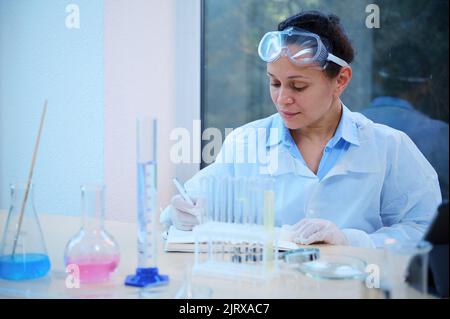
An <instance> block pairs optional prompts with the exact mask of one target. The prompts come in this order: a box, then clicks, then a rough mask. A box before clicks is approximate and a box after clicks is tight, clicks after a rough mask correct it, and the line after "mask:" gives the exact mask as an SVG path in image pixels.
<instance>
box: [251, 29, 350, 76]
mask: <svg viewBox="0 0 450 319" xmlns="http://www.w3.org/2000/svg"><path fill="white" fill-rule="evenodd" d="M258 53H259V56H260V57H261V59H262V60H263V61H265V62H267V63H270V62H274V61H276V60H277V59H278V58H279V57H280V56H282V55H286V56H287V57H288V58H289V59H290V60H291V61H292V62H293V63H295V64H297V65H309V64H312V65H319V66H320V67H322V68H324V67H325V66H326V64H327V62H328V61H331V62H334V63H336V64H338V65H340V66H348V63H347V62H345V61H344V60H342V59H341V58H338V57H337V56H335V55H333V54H331V53H329V52H328V50H327V48H326V47H325V45H324V44H323V42H322V40H321V39H320V37H319V36H318V35H317V34H315V33H312V32H309V31H305V30H302V29H299V28H294V27H290V28H288V29H286V30H284V31H273V32H268V33H266V34H265V35H264V36H263V38H262V39H261V42H260V43H259V47H258Z"/></svg>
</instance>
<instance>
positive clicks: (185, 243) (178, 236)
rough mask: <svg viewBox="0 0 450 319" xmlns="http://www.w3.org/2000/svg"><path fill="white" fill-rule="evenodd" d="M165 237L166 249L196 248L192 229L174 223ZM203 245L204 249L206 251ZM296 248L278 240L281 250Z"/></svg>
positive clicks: (290, 243) (185, 250) (185, 249)
mask: <svg viewBox="0 0 450 319" xmlns="http://www.w3.org/2000/svg"><path fill="white" fill-rule="evenodd" d="M163 238H164V239H166V242H165V245H164V249H165V251H173V252H193V251H194V249H195V244H194V234H193V232H192V231H183V230H179V229H177V228H175V227H174V226H173V225H172V226H170V228H169V230H168V231H167V234H164V235H163ZM203 247H206V246H203ZM203 247H202V251H205V249H203ZM296 248H298V246H297V244H295V243H293V242H290V241H287V240H279V241H278V250H279V251H285V250H291V249H296Z"/></svg>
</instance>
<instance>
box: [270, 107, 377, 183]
mask: <svg viewBox="0 0 450 319" xmlns="http://www.w3.org/2000/svg"><path fill="white" fill-rule="evenodd" d="M343 107H344V110H343V121H344V122H346V124H345V125H346V126H347V127H348V128H350V129H348V130H347V129H346V131H347V133H345V134H346V137H347V138H348V139H349V140H351V144H350V146H349V148H348V150H347V151H346V152H345V153H344V154H342V156H341V158H340V159H339V161H338V162H337V163H336V165H335V166H334V167H333V168H332V169H331V170H330V171H329V172H328V174H327V175H326V176H325V177H324V178H323V179H322V180H325V179H328V178H330V177H332V176H337V175H344V174H348V173H350V172H353V173H376V172H379V171H380V170H381V167H380V164H379V160H378V158H379V156H378V152H377V145H376V144H375V138H374V137H373V134H374V132H373V126H372V125H370V124H371V123H372V122H371V121H370V120H368V119H367V118H366V117H364V116H363V115H361V114H359V113H354V112H351V111H350V110H349V109H348V108H347V107H345V105H343ZM280 120H281V119H280ZM281 121H282V120H281ZM277 124H278V125H279V123H277ZM343 131H344V129H343ZM272 142H273V141H272ZM280 142H281V138H280V139H278V141H277V143H272V147H270V150H269V152H277V156H278V161H277V165H276V167H275V166H274V167H270V168H269V173H270V174H271V175H275V176H276V175H283V174H288V173H294V174H296V175H301V176H305V177H310V178H317V176H316V175H315V174H314V173H313V172H311V170H310V169H309V168H308V167H307V166H306V165H305V164H304V163H303V162H302V161H300V160H298V159H296V158H294V157H293V156H292V155H291V154H290V153H289V150H288V149H287V148H286V147H283V145H282V144H281V143H280ZM349 142H350V141H349ZM271 158H272V157H271Z"/></svg>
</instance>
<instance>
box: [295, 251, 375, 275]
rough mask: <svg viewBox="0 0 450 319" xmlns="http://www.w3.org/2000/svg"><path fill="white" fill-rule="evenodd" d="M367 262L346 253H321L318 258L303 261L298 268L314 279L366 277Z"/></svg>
mask: <svg viewBox="0 0 450 319" xmlns="http://www.w3.org/2000/svg"><path fill="white" fill-rule="evenodd" d="M366 265H367V263H366V262H365V261H364V260H362V259H359V258H356V257H351V256H346V255H333V254H322V255H321V256H320V258H319V259H317V260H314V261H308V262H304V263H301V264H299V265H298V269H299V270H300V271H301V272H302V273H304V274H305V275H307V276H310V277H312V278H316V279H337V280H344V279H359V280H362V279H364V278H366V276H367V274H366V272H365V269H366Z"/></svg>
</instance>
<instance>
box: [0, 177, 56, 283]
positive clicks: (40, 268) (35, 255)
mask: <svg viewBox="0 0 450 319" xmlns="http://www.w3.org/2000/svg"><path fill="white" fill-rule="evenodd" d="M33 189H34V187H33V184H30V186H29V188H28V192H27V185H26V184H16V185H13V184H12V185H10V190H11V206H10V208H9V213H8V219H7V221H6V224H5V228H4V230H3V236H2V241H1V243H0V278H2V279H7V280H27V279H35V278H39V277H43V276H45V275H46V274H47V273H48V272H49V270H50V259H49V257H48V254H47V248H46V246H45V241H44V236H43V235H42V230H41V226H40V224H39V219H38V216H37V213H36V210H35V207H34V194H33ZM22 212H23V214H22Z"/></svg>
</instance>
